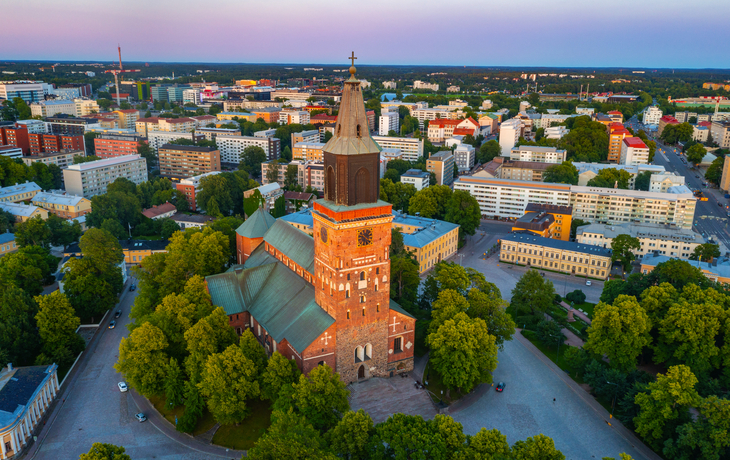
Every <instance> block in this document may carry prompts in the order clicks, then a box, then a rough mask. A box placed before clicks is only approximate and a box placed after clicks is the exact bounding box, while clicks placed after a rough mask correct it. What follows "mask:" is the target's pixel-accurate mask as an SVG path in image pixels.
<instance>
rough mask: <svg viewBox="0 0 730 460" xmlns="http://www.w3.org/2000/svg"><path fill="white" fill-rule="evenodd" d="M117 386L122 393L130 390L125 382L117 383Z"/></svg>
mask: <svg viewBox="0 0 730 460" xmlns="http://www.w3.org/2000/svg"><path fill="white" fill-rule="evenodd" d="M117 386H118V387H119V391H121V392H122V393H124V392H125V391H127V390H128V388H127V384H126V383H124V382H119V383H117Z"/></svg>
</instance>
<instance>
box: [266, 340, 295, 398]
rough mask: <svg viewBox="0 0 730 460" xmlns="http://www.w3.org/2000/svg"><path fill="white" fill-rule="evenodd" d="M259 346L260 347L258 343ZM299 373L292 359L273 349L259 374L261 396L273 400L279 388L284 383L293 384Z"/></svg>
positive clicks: (277, 394)
mask: <svg viewBox="0 0 730 460" xmlns="http://www.w3.org/2000/svg"><path fill="white" fill-rule="evenodd" d="M259 348H261V346H260V345H259ZM300 374H301V372H299V368H298V367H297V363H296V362H295V361H294V360H289V359H286V358H285V357H284V356H283V355H282V354H281V353H279V352H278V351H275V352H274V353H273V354H272V355H271V359H269V361H268V363H267V365H266V369H265V370H264V371H263V374H262V375H261V398H262V399H268V400H269V401H275V400H276V398H277V396H279V392H280V391H281V388H282V387H283V386H285V385H293V384H294V383H295V382H297V381H298V380H299V375H300Z"/></svg>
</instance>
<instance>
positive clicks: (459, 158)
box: [454, 144, 476, 173]
mask: <svg viewBox="0 0 730 460" xmlns="http://www.w3.org/2000/svg"><path fill="white" fill-rule="evenodd" d="M475 160H476V151H475V149H474V147H473V146H471V145H469V144H459V145H458V146H457V147H456V149H455V150H454V163H455V164H456V167H457V168H458V169H459V173H465V172H468V171H470V170H471V168H473V167H474V162H475Z"/></svg>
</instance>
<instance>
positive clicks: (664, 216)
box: [570, 185, 697, 229]
mask: <svg viewBox="0 0 730 460" xmlns="http://www.w3.org/2000/svg"><path fill="white" fill-rule="evenodd" d="M570 191H571V198H570V205H571V206H573V219H582V220H585V221H587V222H593V223H603V224H617V223H623V222H632V223H637V222H638V223H650V224H670V225H675V226H677V227H679V228H690V229H691V228H692V222H693V220H694V215H695V206H696V203H697V199H696V198H695V197H694V195H693V194H692V191H691V190H690V189H688V188H687V187H686V186H677V187H669V188H668V189H667V191H666V192H664V193H660V192H643V191H638V190H622V189H615V188H601V187H583V186H580V185H572V186H571V187H570Z"/></svg>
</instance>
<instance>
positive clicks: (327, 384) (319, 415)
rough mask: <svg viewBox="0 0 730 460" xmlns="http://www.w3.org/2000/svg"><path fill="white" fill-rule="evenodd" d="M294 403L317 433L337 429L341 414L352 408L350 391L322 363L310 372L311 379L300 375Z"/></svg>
mask: <svg viewBox="0 0 730 460" xmlns="http://www.w3.org/2000/svg"><path fill="white" fill-rule="evenodd" d="M292 387H293V390H294V392H293V394H292V402H293V403H294V405H295V407H296V409H297V412H299V413H300V414H302V415H303V416H304V417H305V418H306V419H307V421H309V422H311V423H312V425H314V427H315V428H316V429H318V430H323V431H324V430H328V429H329V428H332V427H334V426H335V425H337V423H338V422H339V421H340V419H341V418H342V415H343V414H344V413H345V412H347V411H348V410H349V409H350V403H349V402H348V401H347V396H348V395H349V394H350V391H349V390H347V388H345V384H344V383H342V381H341V380H340V375H339V374H338V373H337V372H332V370H331V369H330V367H329V366H328V365H327V364H320V365H319V366H317V367H316V368H314V369H312V370H311V371H310V372H309V377H307V376H305V375H300V376H299V382H298V383H295V384H293V385H292Z"/></svg>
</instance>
